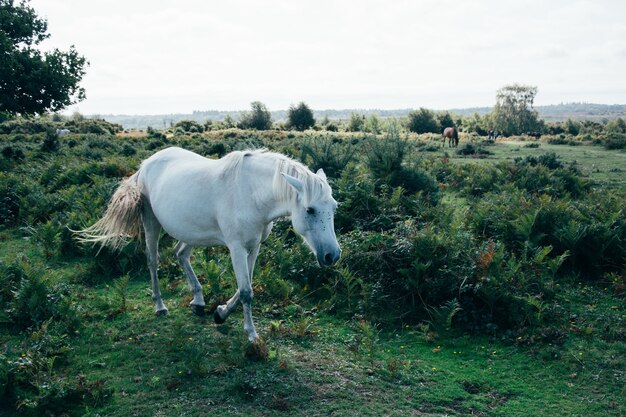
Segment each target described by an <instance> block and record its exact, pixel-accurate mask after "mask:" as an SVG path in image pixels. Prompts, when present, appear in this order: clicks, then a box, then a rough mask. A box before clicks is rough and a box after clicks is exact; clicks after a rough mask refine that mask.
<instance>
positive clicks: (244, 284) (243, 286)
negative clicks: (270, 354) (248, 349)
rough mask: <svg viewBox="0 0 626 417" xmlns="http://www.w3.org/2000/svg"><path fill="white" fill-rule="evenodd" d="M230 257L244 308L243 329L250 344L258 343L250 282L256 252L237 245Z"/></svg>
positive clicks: (233, 246)
mask: <svg viewBox="0 0 626 417" xmlns="http://www.w3.org/2000/svg"><path fill="white" fill-rule="evenodd" d="M255 246H256V253H257V254H258V245H255ZM229 249H230V257H231V260H232V262H233V269H234V270H235V277H236V278H237V287H238V289H237V291H238V292H239V299H240V300H241V305H242V306H243V329H244V330H245V331H246V333H247V334H248V340H249V341H250V342H253V343H254V342H256V341H257V339H258V338H259V336H258V334H257V332H256V329H255V327H254V321H253V320H252V297H253V293H252V283H251V280H250V272H251V271H252V270H253V269H254V268H253V267H250V265H249V264H248V259H249V257H250V255H251V254H252V253H254V252H255V250H254V249H253V250H252V251H248V250H246V248H245V247H244V246H243V245H240V244H235V245H232V246H230V247H229ZM255 260H256V257H255Z"/></svg>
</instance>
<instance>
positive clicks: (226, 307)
mask: <svg viewBox="0 0 626 417" xmlns="http://www.w3.org/2000/svg"><path fill="white" fill-rule="evenodd" d="M259 248H260V245H257V246H256V247H255V248H254V249H253V250H252V251H251V252H250V253H249V254H248V274H249V276H250V277H249V280H250V287H252V275H253V274H254V265H255V263H256V258H257V257H258V256H259ZM238 302H239V289H237V291H236V292H235V295H233V296H232V297H231V298H230V299H229V300H228V301H226V304H222V305H220V306H217V308H216V309H215V312H214V313H213V320H215V322H216V323H217V324H222V323H224V322H225V321H226V318H228V316H230V313H232V312H233V310H235V308H236V307H237V303H238Z"/></svg>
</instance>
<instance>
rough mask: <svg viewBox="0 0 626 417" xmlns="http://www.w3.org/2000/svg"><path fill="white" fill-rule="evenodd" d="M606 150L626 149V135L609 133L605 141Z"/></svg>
mask: <svg viewBox="0 0 626 417" xmlns="http://www.w3.org/2000/svg"><path fill="white" fill-rule="evenodd" d="M604 147H605V148H606V149H626V134H624V133H616V132H612V133H608V134H607V135H606V139H605V140H604Z"/></svg>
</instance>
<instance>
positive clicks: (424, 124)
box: [407, 107, 440, 133]
mask: <svg viewBox="0 0 626 417" xmlns="http://www.w3.org/2000/svg"><path fill="white" fill-rule="evenodd" d="M407 127H408V129H409V130H410V131H411V132H415V133H440V129H439V122H438V121H437V120H436V119H435V113H433V112H432V111H431V110H428V109H425V108H423V107H420V109H419V110H416V111H412V112H411V113H409V122H408V126H407Z"/></svg>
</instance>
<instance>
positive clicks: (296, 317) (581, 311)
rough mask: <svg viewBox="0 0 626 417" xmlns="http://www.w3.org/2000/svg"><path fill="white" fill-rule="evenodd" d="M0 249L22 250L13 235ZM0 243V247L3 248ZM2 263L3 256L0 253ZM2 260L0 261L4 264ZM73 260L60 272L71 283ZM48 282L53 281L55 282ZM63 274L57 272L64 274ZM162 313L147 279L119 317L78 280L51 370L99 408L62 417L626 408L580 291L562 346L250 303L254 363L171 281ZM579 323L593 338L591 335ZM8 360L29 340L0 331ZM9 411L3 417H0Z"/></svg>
mask: <svg viewBox="0 0 626 417" xmlns="http://www.w3.org/2000/svg"><path fill="white" fill-rule="evenodd" d="M6 244H7V245H8V247H12V248H20V250H24V249H28V248H26V247H25V246H24V243H23V241H22V240H18V239H13V240H9V241H7V242H6ZM5 248H6V246H5ZM5 256H6V252H5ZM9 259H10V256H9V257H8V259H7V257H5V260H7V261H8V260H9ZM76 266H77V265H72V263H71V262H70V263H66V264H62V265H59V268H58V271H60V272H58V273H59V274H61V275H63V276H69V275H70V274H71V270H72V268H73V267H76ZM57 279H58V277H57ZM68 279H69V278H68ZM162 288H163V293H164V296H165V302H166V303H167V305H168V307H169V309H170V314H169V315H168V316H167V317H155V316H154V314H153V306H152V301H151V299H150V291H149V282H148V277H147V276H146V277H141V278H135V279H132V280H131V281H130V283H129V287H128V293H127V310H126V311H125V312H122V311H120V310H119V305H120V303H119V301H120V300H119V297H118V295H117V294H116V293H115V291H114V290H113V283H112V282H111V283H106V284H100V285H97V286H93V287H88V286H85V287H83V288H82V290H81V296H80V297H79V299H78V300H77V302H78V304H79V305H80V308H79V311H80V312H81V314H82V325H81V327H80V329H79V330H78V332H77V334H75V335H74V336H72V337H71V338H70V339H69V340H67V342H68V344H69V346H70V348H71V350H70V351H69V352H68V353H66V354H65V359H64V361H62V362H61V363H60V365H58V366H56V367H55V368H54V371H53V373H54V374H55V375H56V377H58V378H65V379H67V380H74V379H76V378H79V377H78V376H79V375H84V376H85V378H86V380H87V381H88V382H89V383H91V384H94V385H99V386H100V387H101V388H102V389H103V392H105V393H107V394H108V395H105V396H103V397H104V398H102V399H101V400H100V401H98V402H96V403H93V404H92V405H91V406H89V407H84V406H83V407H78V408H73V409H71V410H70V414H69V415H91V416H96V415H100V416H104V415H106V416H129V415H132V416H155V415H156V416H204V415H216V414H218V413H219V414H220V415H225V416H231V415H232V416H236V415H245V416H265V415H289V416H292V415H294V416H327V415H335V416H354V415H364V416H366V415H370V416H379V415H426V416H430V415H432V416H440V415H482V416H529V415H542V416H563V415H567V416H583V415H584V416H619V415H623V414H624V413H625V412H626V407H624V404H623V401H622V400H623V397H624V386H625V385H624V376H625V374H624V372H625V371H626V369H625V368H624V363H623V360H622V359H623V358H624V355H625V354H626V350H625V345H624V341H623V333H622V336H621V337H622V339H619V338H618V339H615V340H613V339H610V338H607V337H605V336H604V335H605V333H603V332H602V331H601V327H602V326H603V325H604V324H606V323H609V324H610V325H611V326H614V327H615V328H616V329H619V328H623V322H624V314H623V307H624V305H623V303H622V300H619V299H616V298H615V297H613V296H612V295H610V294H608V292H607V291H602V290H597V289H594V288H591V287H583V286H581V287H579V288H578V289H577V290H576V291H573V290H568V291H570V292H568V293H564V294H562V302H563V303H564V304H565V303H569V305H568V306H567V308H568V309H570V310H571V312H572V317H573V319H572V326H576V327H577V328H580V329H584V330H581V333H580V336H579V337H573V338H569V339H568V340H567V341H566V342H565V343H564V344H558V343H555V344H550V343H546V342H540V341H532V340H529V339H526V338H524V337H520V338H519V339H518V341H517V343H503V342H502V341H501V340H500V339H498V338H489V337H485V336H480V337H471V336H469V335H465V336H459V335H454V334H449V335H440V336H434V335H432V334H431V333H428V332H425V331H424V330H423V329H422V328H420V327H415V326H406V325H405V326H401V325H398V326H397V327H395V328H394V327H393V326H392V327H390V328H385V329H379V328H377V327H375V326H373V325H371V324H369V323H363V322H359V321H357V320H356V319H353V320H350V319H342V318H338V317H334V316H332V315H329V314H328V313H325V312H323V310H321V309H320V310H319V311H318V309H317V308H315V307H316V306H314V305H307V303H306V300H305V301H304V302H302V305H301V306H296V305H293V304H285V305H282V306H278V308H277V307H276V306H274V305H273V303H272V300H271V299H268V297H267V296H265V295H264V294H263V293H262V292H261V293H260V294H259V297H257V299H256V300H255V304H254V314H255V317H256V320H257V324H258V328H259V333H260V335H261V336H262V337H263V338H264V340H265V342H266V343H267V346H268V349H269V356H268V358H267V359H266V360H259V359H258V357H254V356H252V357H250V356H249V355H248V351H249V345H248V343H247V342H246V340H245V335H244V332H243V328H242V327H243V326H242V316H241V311H237V312H236V313H234V314H233V315H232V317H231V318H229V320H228V322H227V323H225V324H223V325H221V326H217V325H215V324H213V322H212V319H211V317H210V316H206V317H203V318H200V317H196V316H194V315H193V314H192V313H191V311H190V309H189V308H188V307H187V305H186V304H187V303H188V300H189V295H188V290H187V288H186V284H185V281H184V279H183V278H182V273H181V275H180V276H179V277H178V278H176V279H170V280H162ZM589 329H591V330H589ZM2 339H3V341H2V347H3V350H4V352H5V354H7V355H8V356H10V355H11V354H13V355H16V356H18V355H19V354H20V352H22V351H23V350H26V351H27V352H28V346H29V340H28V338H26V339H25V338H24V335H23V334H21V333H17V332H15V331H6V329H5V331H3V332H2ZM5 415H8V414H5Z"/></svg>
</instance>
